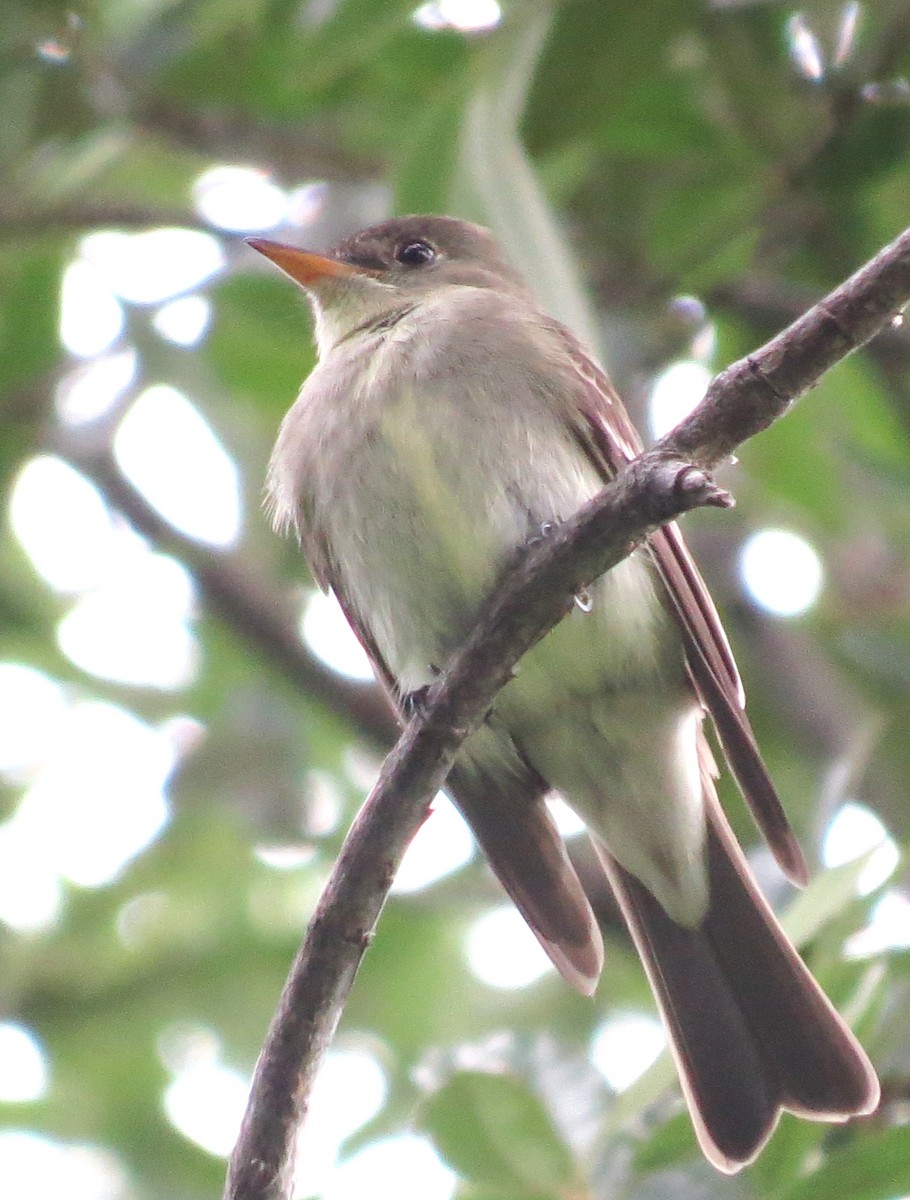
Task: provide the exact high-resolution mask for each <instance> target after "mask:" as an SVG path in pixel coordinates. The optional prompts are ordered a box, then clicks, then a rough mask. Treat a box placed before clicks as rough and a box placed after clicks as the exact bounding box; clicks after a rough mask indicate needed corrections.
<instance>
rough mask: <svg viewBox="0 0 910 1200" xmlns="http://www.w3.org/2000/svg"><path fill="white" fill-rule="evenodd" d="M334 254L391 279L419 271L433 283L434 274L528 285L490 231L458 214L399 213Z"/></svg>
mask: <svg viewBox="0 0 910 1200" xmlns="http://www.w3.org/2000/svg"><path fill="white" fill-rule="evenodd" d="M332 257H333V258H336V259H338V260H340V261H342V262H347V263H350V264H351V265H352V266H357V267H363V268H365V269H366V270H370V271H376V272H378V273H380V274H381V275H385V276H389V277H392V278H395V277H397V278H402V279H403V278H405V277H407V278H410V279H413V280H414V281H415V282H416V279H417V277H418V273H419V274H420V275H421V276H425V277H426V283H427V284H428V285H429V286H432V281H433V279H434V277H438V278H439V280H440V282H441V281H442V280H443V279H444V280H445V281H446V282H452V283H459V282H460V283H469V284H475V285H479V286H483V285H486V286H491V285H493V286H495V284H496V283H497V282H498V283H505V284H507V285H508V286H509V287H510V288H511V289H513V290H514V289H519V290H521V291H524V290H525V284H524V281H523V280H522V278H521V276H520V275H519V273H518V272H517V271H516V270H515V269H514V268H513V267H512V266H511V265H510V264H509V263H508V261H507V260H506V258H505V256H504V255H503V253H502V250H501V249H500V248H499V246H498V245H497V243H496V241H495V240H494V238H493V236H492V234H491V233H490V232H489V230H487V229H485V228H484V227H483V226H482V225H474V224H471V223H470V222H469V221H460V220H458V219H456V218H455V217H441V216H410V217H395V218H393V219H392V220H389V221H383V222H382V223H381V224H379V225H371V226H370V227H369V228H367V229H362V230H361V231H360V232H359V233H355V234H353V235H352V236H351V237H348V238H345V240H344V241H343V242H341V243H340V244H339V245H338V246H336V247H335V249H334V250H333V251H332Z"/></svg>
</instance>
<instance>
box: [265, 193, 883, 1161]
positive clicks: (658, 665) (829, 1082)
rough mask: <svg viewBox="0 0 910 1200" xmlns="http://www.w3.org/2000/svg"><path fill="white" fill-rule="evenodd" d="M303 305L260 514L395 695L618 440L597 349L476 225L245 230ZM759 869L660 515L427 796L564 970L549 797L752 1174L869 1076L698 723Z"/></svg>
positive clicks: (459, 637) (568, 935)
mask: <svg viewBox="0 0 910 1200" xmlns="http://www.w3.org/2000/svg"><path fill="white" fill-rule="evenodd" d="M253 244H254V245H255V246H256V248H257V249H260V250H261V251H262V252H263V253H265V254H267V255H268V256H269V257H270V258H272V259H273V260H274V261H275V262H277V263H278V265H279V266H281V267H282V269H284V270H285V271H286V272H287V273H288V274H290V275H291V276H292V277H293V278H295V279H296V280H297V281H298V282H299V283H301V284H302V285H303V286H304V287H305V288H306V289H307V291H308V293H309V296H310V298H311V300H312V303H313V307H314V311H315V315H316V338H317V344H318V348H319V363H318V365H317V367H316V368H315V370H314V371H313V373H312V374H311V375H310V377H309V379H308V380H307V381H306V382H305V384H304V386H303V389H302V390H301V393H300V396H299V397H298V400H297V402H296V404H295V405H294V406H293V408H292V409H291V411H290V412H289V414H288V416H287V418H286V419H285V421H284V423H283V425H282V430H281V433H280V436H279V439H278V443H277V445H276V448H275V452H274V455H273V458H272V464H271V469H270V477H269V489H270V497H271V503H272V505H273V508H274V511H275V515H276V517H277V519H278V521H279V522H280V523H281V524H284V525H289V526H292V527H294V528H295V529H296V530H297V532H298V534H299V536H300V538H301V540H302V543H303V546H304V548H305V550H306V553H307V556H308V559H309V561H310V564H311V566H312V569H313V571H314V574H315V576H316V578H317V580H318V581H319V582H320V584H321V585H322V586H323V587H326V588H332V589H333V590H334V592H335V594H336V595H337V597H338V599H339V601H340V603H341V605H342V607H343V609H344V611H345V613H346V615H347V616H348V619H349V620H350V622H351V624H352V626H353V628H354V630H355V632H356V633H357V635H358V637H359V638H360V640H361V642H362V643H363V645H364V646H365V648H366V650H367V652H368V653H369V655H370V657H371V659H372V661H373V663H374V666H375V667H376V670H377V673H378V674H379V676H380V678H381V679H382V681H383V682H384V684H385V685H386V687H387V688H388V689H389V691H390V693H391V694H392V695H393V696H394V697H395V698H396V700H397V701H398V702H399V704H401V703H403V701H404V700H405V698H406V697H407V696H408V695H409V694H411V693H414V692H417V691H419V689H421V688H423V687H425V686H426V685H427V684H429V683H431V682H432V681H433V680H434V679H435V678H436V677H437V676H438V675H439V673H440V672H442V671H444V670H445V666H446V663H447V661H448V659H449V657H450V655H451V654H452V652H453V651H454V650H455V649H456V648H457V647H458V646H459V645H460V643H461V642H462V641H463V640H464V638H465V636H466V635H467V633H468V632H469V630H470V628H471V625H472V622H473V620H474V618H475V616H476V613H477V610H478V607H479V605H480V603H481V601H482V600H483V598H484V597H485V596H486V595H487V594H488V593H489V591H490V590H491V589H492V588H493V587H494V586H495V584H496V581H497V578H498V577H499V576H500V574H501V572H502V571H503V570H504V569H505V568H506V566H507V564H508V563H509V562H510V560H511V559H512V557H513V556H514V553H515V551H516V549H517V548H518V547H520V546H521V545H523V544H524V543H525V542H527V541H528V540H529V539H531V538H535V537H539V536H542V531H545V530H546V528H547V527H548V525H550V524H552V523H553V522H558V521H560V520H563V519H565V518H567V517H568V516H570V515H571V514H572V513H573V512H574V511H576V510H577V509H578V508H579V507H580V506H581V505H582V504H583V503H584V502H585V501H586V500H588V499H589V498H590V497H591V496H593V495H594V494H595V493H596V492H597V491H598V490H599V488H600V487H601V486H602V485H603V482H604V481H605V480H606V479H608V478H610V477H611V476H612V475H613V474H614V473H615V472H616V471H617V470H618V469H619V467H620V466H621V465H622V464H623V463H624V462H626V461H628V459H630V458H631V457H633V456H634V455H635V454H636V453H638V452H639V449H640V444H639V441H638V437H637V435H636V433H635V430H634V428H633V427H632V425H631V424H630V422H629V420H628V417H627V415H626V413H625V410H624V408H623V406H622V403H621V401H620V400H619V398H618V397H617V395H616V393H615V392H614V391H613V389H612V388H611V386H610V384H609V382H608V380H607V379H606V377H605V375H604V374H603V372H602V370H601V369H600V368H599V367H598V366H597V364H596V362H595V360H594V359H593V357H592V356H591V355H590V353H589V352H587V351H586V350H585V349H584V348H583V347H582V346H581V345H580V344H579V343H578V342H577V341H576V339H575V338H574V337H573V336H572V334H571V333H569V331H568V330H566V329H565V328H564V327H563V326H561V325H560V324H559V323H558V322H556V321H554V320H552V319H551V318H549V317H547V316H546V315H545V314H544V313H542V312H541V311H540V310H539V309H538V308H537V306H536V304H535V302H534V300H533V297H532V296H531V294H530V293H529V291H528V289H527V287H526V285H525V284H524V282H523V281H522V280H521V278H520V276H519V275H518V274H517V273H516V272H515V271H514V270H513V268H512V267H511V266H510V265H509V264H508V263H507V262H506V261H505V260H504V258H503V256H502V254H501V252H500V250H499V249H498V247H497V246H496V243H495V242H494V240H493V239H492V237H491V236H490V234H489V233H488V232H487V231H486V230H484V229H481V228H480V227H479V226H475V225H470V224H468V223H466V222H462V221H457V220H454V219H452V218H448V217H406V218H402V219H398V220H392V221H387V222H385V223H383V224H382V225H378V226H374V227H372V228H370V229H367V230H364V231H362V232H361V233H358V234H355V235H354V236H353V237H351V238H349V239H347V240H346V241H344V242H342V243H341V245H340V246H339V247H337V249H336V250H334V251H333V252H332V253H331V254H330V255H328V256H326V257H320V256H316V255H311V254H308V253H305V252H302V251H295V250H293V249H291V248H289V247H281V246H278V245H276V244H274V243H268V242H262V241H254V242H253ZM705 712H708V713H710V715H711V717H712V719H713V721H714V725H715V728H716V731H717V734H718V739H719V741H720V744H721V746H722V747H723V750H724V754H725V757H726V758H727V760H728V762H729V764H730V767H731V769H732V771H733V773H734V775H735V777H736V779H737V781H738V783H739V785H740V787H741V789H742V791H743V795H744V797H745V798H746V800H747V802H748V803H749V805H750V807H751V809H752V811H753V813H754V815H755V817H756V819H757V821H758V823H759V825H760V827H761V828H762V830H763V832H764V833H765V835H766V837H767V838H768V840H769V842H770V844H771V846H772V849H773V850H774V852H775V855H776V857H777V859H778V861H779V862H780V864H781V866H782V867H783V869H784V870H785V871H786V872H787V873H788V874H789V875H790V876H791V878H793V879H794V880H796V881H797V882H802V881H804V878H805V865H804V863H803V860H802V857H801V854H800V851H799V847H798V845H797V843H796V840H795V838H794V837H793V835H792V833H791V831H790V829H789V826H788V824H787V821H786V818H785V816H784V814H783V810H782V809H781V806H780V803H779V801H778V799H777V796H776V793H775V791H774V788H773V785H772V783H771V781H770V779H769V778H768V776H767V772H766V771H765V768H764V765H763V763H762V761H761V756H760V754H759V752H758V748H757V746H756V744H755V740H754V737H753V735H752V731H751V728H750V726H749V722H748V719H747V717H746V714H745V710H744V704H743V698H742V690H741V686H740V683H739V678H738V675H737V672H736V666H735V663H734V661H733V658H732V655H731V653H730V650H729V646H728V645H727V641H726V638H725V636H724V633H723V630H722V628H721V625H720V622H719V620H718V618H717V614H716V612H715V610H714V606H713V604H712V602H711V600H710V597H709V596H708V593H707V591H706V590H705V587H704V584H703V583H702V581H701V578H700V576H699V574H698V571H697V568H696V567H695V565H694V563H693V561H692V559H691V558H690V556H689V554H688V551H687V550H686V548H685V545H684V543H683V541H682V538H681V536H680V534H679V531H678V530H677V529H676V527H675V526H669V527H667V528H666V529H663V530H661V531H659V532H658V533H657V534H655V535H654V536H653V537H652V538H651V539H650V541H649V543H648V546H647V548H646V549H644V550H642V551H639V552H637V553H635V554H633V555H632V556H631V557H630V558H629V559H627V560H626V561H625V562H623V563H621V564H620V565H619V566H618V567H616V568H615V569H614V570H613V571H611V572H609V573H608V574H607V575H606V576H604V577H603V578H602V579H601V580H599V581H598V582H597V583H596V584H595V585H594V586H593V587H592V588H591V589H590V604H588V603H585V604H583V605H579V606H577V607H576V608H575V609H574V610H573V611H572V612H570V613H569V614H568V615H567V616H566V618H565V619H564V620H563V621H562V622H561V623H560V624H559V625H558V626H557V627H556V628H555V629H554V630H553V631H552V632H551V633H550V634H548V635H547V637H546V638H544V639H543V640H542V641H541V642H540V643H539V644H538V645H537V646H536V647H534V648H533V649H532V650H531V651H530V652H529V653H528V654H527V655H526V656H525V657H524V658H523V659H522V661H521V663H520V664H519V666H518V669H517V672H516V675H515V677H514V679H513V680H512V681H511V682H510V683H509V684H508V685H507V686H506V687H505V688H504V689H503V691H502V692H501V693H500V695H499V696H498V698H497V700H496V703H495V705H494V707H493V710H492V712H491V713H490V715H489V717H488V719H487V721H486V722H485V723H484V725H483V726H482V727H481V729H480V730H479V731H478V732H477V733H476V734H475V735H473V736H472V737H471V738H470V739H469V740H468V742H467V743H466V744H465V746H464V748H463V750H462V753H461V755H460V757H459V760H458V763H457V765H456V767H455V769H454V770H453V772H452V774H451V776H450V780H449V784H450V790H451V791H452V793H453V795H454V797H455V799H456V801H457V803H458V804H459V806H460V808H461V810H462V812H463V813H464V815H465V817H466V819H467V820H468V822H469V823H470V824H471V826H472V828H473V830H474V832H475V834H476V836H477V838H478V841H479V842H480V844H481V846H482V848H483V850H484V852H485V853H486V855H487V857H488V859H489V861H490V863H491V865H492V866H493V869H494V870H495V871H496V873H497V875H498V876H499V878H500V880H501V881H502V883H503V885H504V886H505V888H506V890H507V891H508V892H509V894H510V895H511V896H512V898H513V900H514V901H515V903H516V904H517V906H518V907H519V909H520V910H521V912H522V913H523V915H524V916H525V918H526V919H527V921H528V923H529V924H530V926H531V928H532V929H533V930H534V932H535V933H536V934H537V936H538V938H539V940H540V942H541V944H542V945H543V946H544V948H545V949H546V951H547V953H548V954H549V955H550V957H551V958H552V960H553V962H554V963H555V964H556V966H557V967H558V968H559V970H560V971H561V972H562V974H563V975H564V976H565V977H566V978H567V979H568V980H569V981H570V982H571V983H573V985H574V986H576V987H578V988H579V989H580V990H581V991H583V992H590V991H592V990H593V987H594V986H595V984H596V982H597V979H598V977H599V974H600V969H601V965H602V956H603V950H602V943H601V938H600V933H599V930H598V928H597V925H596V923H595V921H594V918H593V915H592V912H591V909H590V906H589V904H588V901H587V898H586V896H585V894H584V890H583V888H582V887H581V884H580V883H579V880H578V878H577V876H576V874H575V871H574V869H573V868H572V865H571V863H570V862H569V859H568V857H567V855H566V853H565V849H564V847H563V845H562V842H561V840H560V838H559V836H558V834H557V832H556V829H555V826H554V825H553V822H552V819H551V818H550V816H549V812H548V809H547V806H546V797H547V795H548V793H550V792H551V791H557V792H559V793H560V794H561V795H562V796H563V797H564V798H565V799H566V801H567V802H568V803H569V804H570V805H572V807H574V808H575V810H576V811H577V812H578V813H579V815H580V816H581V817H582V818H583V819H584V821H585V823H586V825H587V827H588V830H589V833H590V835H591V838H592V840H593V842H594V845H595V847H596V849H597V852H598V855H599V856H600V859H601V862H602V863H603V866H604V869H605V870H606V873H607V875H608V876H609V878H610V881H611V883H612V885H613V887H614V890H615V891H616V894H617V897H618V899H619V902H620V905H621V907H622V910H623V913H624V915H625V917H626V919H627V921H628V924H629V927H630V931H631V933H632V936H633V938H634V940H635V943H636V946H637V947H638V950H639V952H640V954H641V957H642V961H643V963H644V965H645V968H646V970H647V973H648V977H649V979H650V981H651V985H652V987H653V989H654V992H655V996H656V999H657V1002H658V1005H659V1007H660V1010H661V1014H662V1016H663V1019H664V1022H665V1024H666V1026H667V1029H668V1031H669V1034H670V1038H671V1044H672V1046H673V1050H674V1054H675V1056H676V1060H677V1063H678V1066H679V1069H680V1077H681V1080H682V1084H683V1088H684V1091H685V1093H686V1097H687V1100H688V1102H689V1106H690V1109H691V1111H692V1115H693V1120H694V1123H695V1127H696V1131H697V1133H698V1136H699V1140H700V1141H701V1144H702V1146H703V1148H704V1150H705V1153H706V1154H707V1155H708V1157H709V1158H710V1159H711V1161H712V1162H714V1163H715V1165H717V1166H718V1167H719V1168H720V1169H721V1170H725V1171H732V1170H736V1169H738V1168H739V1167H740V1166H742V1165H743V1164H744V1163H746V1162H749V1161H751V1160H752V1158H754V1157H755V1155H756V1154H757V1153H758V1151H759V1149H760V1148H761V1146H762V1145H763V1144H764V1142H765V1140H766V1139H767V1137H768V1136H769V1134H770V1132H771V1130H772V1129H773V1127H774V1124H775V1122H776V1120H777V1116H778V1114H779V1112H780V1110H781V1108H788V1109H790V1110H792V1111H794V1112H799V1113H801V1114H803V1115H807V1116H813V1117H817V1118H820V1119H826V1120H844V1119H846V1118H847V1117H848V1116H850V1115H853V1114H855V1113H863V1112H868V1111H870V1110H871V1109H872V1108H873V1107H874V1106H875V1104H876V1103H877V1099H878V1083H877V1080H876V1078H875V1075H874V1072H873V1070H872V1068H871V1066H870V1064H869V1061H868V1059H867V1058H866V1056H865V1054H864V1052H863V1051H862V1049H861V1048H860V1046H859V1044H858V1043H857V1042H856V1040H855V1038H854V1037H853V1035H852V1034H851V1033H850V1031H849V1029H848V1028H847V1026H846V1025H845V1024H844V1023H843V1022H842V1021H841V1019H840V1017H838V1015H837V1014H836V1012H835V1011H834V1009H833V1008H832V1007H831V1005H830V1003H829V1002H828V1000H827V999H826V998H825V996H824V995H823V993H822V992H821V990H820V989H819V987H818V985H817V984H816V982H815V981H814V979H813V978H812V976H811V975H810V973H809V972H808V970H807V969H806V967H805V966H804V965H803V963H802V961H801V960H800V958H799V956H798V955H797V953H796V951H795V950H794V949H793V947H792V945H791V944H790V943H789V941H788V940H787V939H786V937H785V935H784V934H783V932H782V931H781V929H780V927H779V925H778V924H777V922H776V920H775V918H774V916H773V914H772V913H771V910H770V908H769V907H768V905H767V904H766V902H765V901H764V899H763V898H762V896H761V895H760V893H759V891H758V889H757V886H756V884H755V882H754V880H753V878H752V875H751V873H750V871H749V868H748V865H747V863H746V861H745V858H744V857H743V856H742V853H741V851H740V850H739V847H738V846H737V844H736V841H735V839H734V837H733V835H732V832H731V831H730V827H729V824H728V822H727V820H726V818H725V816H724V815H723V812H722V811H721V808H720V805H719V804H718V801H717V797H716V793H715V789H714V783H713V775H714V773H715V768H714V765H713V760H712V757H711V753H710V750H709V749H708V745H707V742H706V740H705V737H704V733H703V731H702V720H703V716H704V714H705Z"/></svg>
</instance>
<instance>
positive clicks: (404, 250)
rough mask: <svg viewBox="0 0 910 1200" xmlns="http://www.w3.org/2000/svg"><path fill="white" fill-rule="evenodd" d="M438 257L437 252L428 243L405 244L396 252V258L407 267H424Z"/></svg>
mask: <svg viewBox="0 0 910 1200" xmlns="http://www.w3.org/2000/svg"><path fill="white" fill-rule="evenodd" d="M435 257H436V251H435V250H434V249H433V247H432V246H430V245H428V244H427V243H426V242H405V243H404V245H402V246H399V247H398V249H397V250H396V251H395V258H396V259H397V260H398V262H400V263H404V265H405V266H406V267H423V266H426V264H427V263H431V262H432V261H433V259H434V258H435Z"/></svg>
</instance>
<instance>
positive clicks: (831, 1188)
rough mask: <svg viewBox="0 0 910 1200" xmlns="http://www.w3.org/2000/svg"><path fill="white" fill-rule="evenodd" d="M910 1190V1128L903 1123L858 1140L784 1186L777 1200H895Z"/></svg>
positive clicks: (775, 1194) (774, 1199) (776, 1197)
mask: <svg viewBox="0 0 910 1200" xmlns="http://www.w3.org/2000/svg"><path fill="white" fill-rule="evenodd" d="M907 1191H910V1129H908V1128H907V1127H906V1126H899V1127H898V1128H896V1129H887V1130H884V1131H883V1132H881V1133H878V1134H870V1135H869V1136H867V1137H864V1138H862V1139H861V1140H860V1139H857V1140H855V1141H854V1142H852V1143H851V1144H850V1145H849V1146H848V1147H847V1148H846V1149H845V1150H840V1151H837V1152H836V1153H834V1154H832V1155H831V1156H830V1158H829V1159H828V1161H827V1162H826V1163H825V1165H824V1166H823V1167H821V1168H820V1169H819V1170H817V1171H814V1172H813V1173H812V1174H811V1175H809V1176H808V1177H807V1178H805V1179H799V1180H797V1181H796V1182H795V1183H792V1184H791V1185H790V1186H785V1187H782V1188H780V1189H779V1190H778V1191H777V1192H775V1193H774V1196H773V1200H831V1198H832V1197H833V1196H844V1197H849V1200H892V1197H894V1196H900V1195H902V1194H903V1193H905V1192H907Z"/></svg>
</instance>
